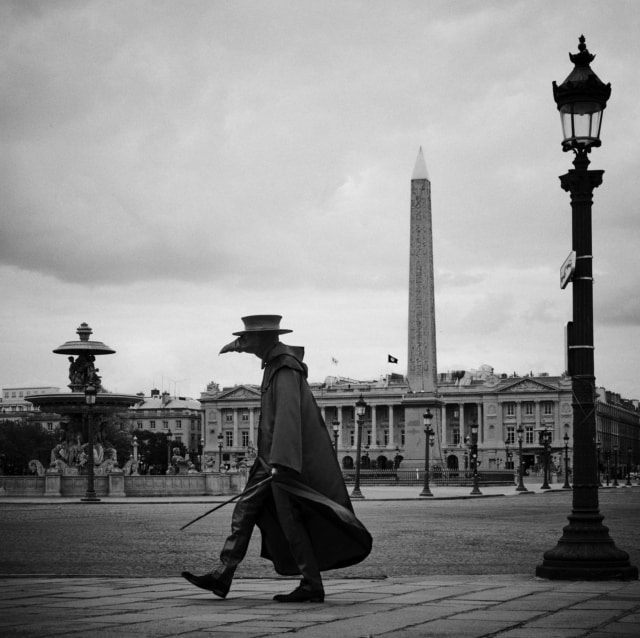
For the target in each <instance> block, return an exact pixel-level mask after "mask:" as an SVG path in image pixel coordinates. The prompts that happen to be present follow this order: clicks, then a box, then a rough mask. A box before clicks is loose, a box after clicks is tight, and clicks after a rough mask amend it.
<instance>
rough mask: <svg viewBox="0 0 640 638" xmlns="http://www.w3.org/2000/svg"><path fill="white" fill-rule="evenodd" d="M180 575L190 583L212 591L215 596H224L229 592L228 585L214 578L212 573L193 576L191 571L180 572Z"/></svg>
mask: <svg viewBox="0 0 640 638" xmlns="http://www.w3.org/2000/svg"><path fill="white" fill-rule="evenodd" d="M182 577H183V578H186V579H187V580H188V581H189V582H190V583H191V584H192V585H195V586H196V587H200V589H206V590H208V591H212V592H213V593H214V594H215V595H216V596H220V598H226V597H227V594H228V593H229V588H230V585H228V584H227V583H224V582H222V581H221V580H220V579H219V578H216V577H215V576H214V575H213V574H204V576H195V575H194V574H192V573H191V572H182Z"/></svg>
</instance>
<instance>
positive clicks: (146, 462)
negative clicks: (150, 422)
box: [132, 430, 187, 474]
mask: <svg viewBox="0 0 640 638" xmlns="http://www.w3.org/2000/svg"><path fill="white" fill-rule="evenodd" d="M132 436H136V437H137V438H138V458H139V459H140V460H141V461H142V467H143V468H144V471H147V470H148V471H154V472H155V473H157V474H164V472H166V470H167V453H168V444H169V439H168V437H167V435H166V434H165V433H164V432H151V431H150V430H135V431H134V432H133V433H132ZM175 447H177V448H179V449H180V454H181V455H182V456H184V455H185V454H186V451H187V448H186V447H185V446H184V444H183V443H182V441H171V449H172V450H173V448H175Z"/></svg>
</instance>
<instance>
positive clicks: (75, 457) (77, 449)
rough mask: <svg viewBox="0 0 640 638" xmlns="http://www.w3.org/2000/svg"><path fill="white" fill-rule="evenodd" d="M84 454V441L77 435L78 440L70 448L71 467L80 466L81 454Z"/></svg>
mask: <svg viewBox="0 0 640 638" xmlns="http://www.w3.org/2000/svg"><path fill="white" fill-rule="evenodd" d="M81 452H82V441H81V437H80V435H79V434H76V440H75V441H74V442H73V443H72V444H71V445H70V446H69V465H76V466H77V465H79V464H80V463H79V461H80V454H81Z"/></svg>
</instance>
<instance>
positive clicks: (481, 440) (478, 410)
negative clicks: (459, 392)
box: [476, 403, 485, 443]
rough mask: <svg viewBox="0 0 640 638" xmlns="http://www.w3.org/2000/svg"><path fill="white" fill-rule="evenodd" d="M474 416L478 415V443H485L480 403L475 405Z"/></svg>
mask: <svg viewBox="0 0 640 638" xmlns="http://www.w3.org/2000/svg"><path fill="white" fill-rule="evenodd" d="M476 414H477V415H478V442H479V443H484V441H485V431H484V414H483V413H482V404H481V403H476Z"/></svg>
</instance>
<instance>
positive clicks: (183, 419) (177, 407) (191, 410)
mask: <svg viewBox="0 0 640 638" xmlns="http://www.w3.org/2000/svg"><path fill="white" fill-rule="evenodd" d="M138 396H139V397H140V403H137V404H136V405H134V406H133V407H131V408H130V409H129V412H128V414H129V419H130V424H131V425H130V427H131V429H132V430H135V429H138V430H148V431H150V432H161V433H163V434H166V435H168V434H169V432H171V437H172V439H173V440H174V441H180V442H181V443H183V444H184V445H185V447H186V448H187V450H188V451H189V453H190V455H192V456H194V455H198V454H201V446H202V445H203V441H202V435H203V430H202V407H201V405H200V402H199V401H198V400H196V399H191V398H188V397H174V396H171V394H169V393H168V392H162V393H160V390H151V393H150V395H149V396H148V397H146V396H145V395H144V393H139V394H138Z"/></svg>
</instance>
